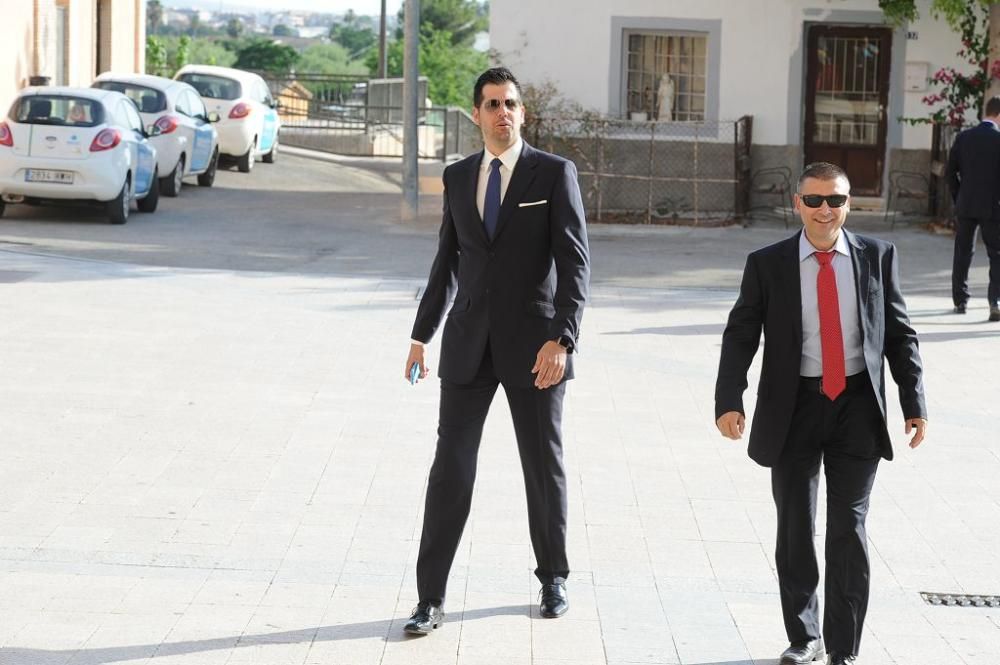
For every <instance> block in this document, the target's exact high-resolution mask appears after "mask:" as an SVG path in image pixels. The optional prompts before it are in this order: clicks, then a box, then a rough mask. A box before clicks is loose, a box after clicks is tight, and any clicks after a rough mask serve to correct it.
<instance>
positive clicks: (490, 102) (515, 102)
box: [483, 99, 521, 113]
mask: <svg viewBox="0 0 1000 665" xmlns="http://www.w3.org/2000/svg"><path fill="white" fill-rule="evenodd" d="M501 105H503V106H506V107H507V110H508V111H516V110H517V107H518V106H520V105H521V100H520V99H486V100H484V101H483V108H484V109H486V110H487V111H492V112H494V113H495V112H497V111H499V110H500V106H501Z"/></svg>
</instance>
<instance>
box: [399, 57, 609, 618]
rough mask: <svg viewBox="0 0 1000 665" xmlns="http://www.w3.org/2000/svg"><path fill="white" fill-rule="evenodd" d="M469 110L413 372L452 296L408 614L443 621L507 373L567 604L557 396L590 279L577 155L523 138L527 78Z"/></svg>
mask: <svg viewBox="0 0 1000 665" xmlns="http://www.w3.org/2000/svg"><path fill="white" fill-rule="evenodd" d="M472 118H473V120H474V121H475V122H476V124H477V125H479V128H480V129H481V130H482V133H483V141H484V143H485V150H484V151H482V152H478V153H476V154H474V155H471V156H470V157H467V158H465V159H463V160H462V161H460V162H457V163H455V164H452V165H451V166H449V167H448V168H446V169H445V171H444V187H445V191H444V218H443V221H442V223H441V231H440V239H439V244H438V251H437V256H436V257H435V258H434V263H433V265H432V266H431V272H430V277H429V278H428V281H427V289H426V290H425V291H424V295H423V298H422V299H421V301H420V306H419V308H418V309H417V316H416V321H415V322H414V324H413V332H412V334H411V337H412V341H411V345H410V352H409V355H408V357H407V359H406V374H407V376H409V373H410V370H411V368H412V367H413V366H414V364H416V365H417V366H418V368H419V376H420V377H421V378H423V377H426V376H427V371H428V367H427V365H426V363H425V357H424V356H425V354H424V345H425V344H426V343H427V342H429V341H430V339H431V337H433V336H434V333H435V332H436V331H437V329H438V326H439V325H440V324H441V320H442V318H443V317H444V315H445V310H446V308H447V307H448V303H449V302H450V301H451V300H452V298H453V297H454V304H453V305H452V307H451V310H450V311H449V312H448V317H447V321H446V323H445V325H444V333H443V338H442V341H441V366H440V368H439V371H438V374H439V375H440V377H441V405H440V416H439V418H440V419H439V424H438V441H437V450H436V453H435V456H434V463H433V465H432V466H431V471H430V477H429V479H428V482H427V498H426V503H425V507H424V526H423V533H422V534H421V537H420V553H419V556H418V559H417V591H418V594H419V603H418V605H417V607H416V609H415V610H414V611H413V614H412V615H411V617H410V620H409V621H408V622H407V624H406V626H405V630H406V632H408V633H413V634H426V633H430V632H431V631H433V630H434V629H435V628H437V627H438V626H439V625H440V624H441V622H442V621H443V620H444V610H443V604H444V599H445V587H446V584H447V581H448V573H449V571H450V569H451V564H452V561H453V560H454V557H455V552H456V550H457V548H458V543H459V540H460V539H461V536H462V530H463V528H464V527H465V522H466V519H467V518H468V516H469V509H470V506H471V502H472V488H473V482H474V480H475V475H476V457H477V454H478V451H479V442H480V439H481V437H482V432H483V424H484V422H485V420H486V414H487V412H488V411H489V407H490V403H491V402H492V401H493V396H494V395H495V393H496V390H497V386H498V385H500V384H502V385H503V388H504V392H505V393H506V395H507V401H508V403H509V405H510V412H511V416H512V418H513V421H514V432H515V435H516V437H517V446H518V452H519V453H520V456H521V467H522V470H523V472H524V486H525V490H526V493H527V499H528V524H529V529H530V535H531V545H532V547H533V549H534V552H535V559H536V562H537V568H536V569H535V575H536V576H537V577H538V579H539V581H540V582H541V583H542V591H541V605H540V608H539V610H540V613H541V615H542V616H543V617H548V618H552V617H558V616H561V615H563V614H564V613H565V612H566V610H567V609H568V608H569V600H568V598H567V594H566V577H567V576H568V575H569V563H568V561H567V557H566V475H565V472H564V470H563V459H562V433H561V421H562V403H563V396H564V394H565V391H566V383H565V381H566V380H568V379H571V378H573V351H574V350H575V348H576V344H577V336H578V335H579V332H580V319H581V316H582V314H583V307H584V303H585V302H586V300H587V296H588V292H589V283H590V255H589V249H588V246H587V233H586V226H585V220H584V211H583V200H582V198H581V196H580V188H579V185H578V183H577V173H576V168H575V167H574V165H573V163H572V162H570V161H567V160H565V159H562V158H560V157H557V156H555V155H550V154H548V153H545V152H542V151H540V150H536V149H534V148H532V147H531V146H529V145H528V144H527V143H525V142H524V141H523V140H522V139H521V125H522V124H523V123H524V105H523V104H522V103H521V89H520V85H519V84H518V82H517V79H516V78H514V75H513V74H511V72H510V71H508V70H507V69H505V68H503V67H497V68H494V69H490V70H487V71H486V72H484V73H483V74H482V75H481V76H480V77H479V80H478V81H476V85H475V89H474V93H473V109H472Z"/></svg>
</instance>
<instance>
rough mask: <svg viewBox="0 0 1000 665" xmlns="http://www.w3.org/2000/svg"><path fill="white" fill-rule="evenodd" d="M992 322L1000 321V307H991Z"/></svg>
mask: <svg viewBox="0 0 1000 665" xmlns="http://www.w3.org/2000/svg"><path fill="white" fill-rule="evenodd" d="M990 321H1000V307H990Z"/></svg>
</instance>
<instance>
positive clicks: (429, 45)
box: [365, 23, 489, 108]
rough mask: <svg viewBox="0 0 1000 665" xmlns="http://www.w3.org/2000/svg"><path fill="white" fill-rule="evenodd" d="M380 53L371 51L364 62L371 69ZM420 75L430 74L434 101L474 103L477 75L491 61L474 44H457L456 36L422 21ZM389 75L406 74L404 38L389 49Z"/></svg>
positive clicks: (430, 88) (427, 75) (428, 78)
mask: <svg viewBox="0 0 1000 665" xmlns="http://www.w3.org/2000/svg"><path fill="white" fill-rule="evenodd" d="M377 60H378V54H377V53H374V52H372V53H369V55H368V58H367V60H366V61H365V64H366V65H368V69H369V71H371V72H374V71H376V69H377V68H378V62H377ZM418 61H419V62H418V67H419V69H420V75H421V76H426V77H427V88H428V95H429V96H430V98H431V101H433V102H434V103H435V104H439V105H445V106H461V107H463V108H468V107H470V106H472V88H473V86H474V85H475V83H476V78H477V77H478V76H479V74H481V73H482V71H483V70H484V69H486V67H487V66H488V65H489V58H488V57H487V55H486V54H485V53H482V52H480V51H477V50H475V49H474V48H472V47H471V46H464V47H457V46H455V45H454V36H453V35H452V34H451V33H449V32H447V31H444V30H437V29H435V28H434V27H432V26H430V25H426V24H423V23H421V26H420V53H419V56H418ZM386 67H387V69H388V74H389V76H396V77H399V76H402V75H403V41H402V40H401V39H397V40H395V41H393V42H392V43H390V44H389V46H388V48H387V51H386Z"/></svg>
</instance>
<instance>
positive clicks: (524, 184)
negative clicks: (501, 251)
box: [493, 142, 538, 242]
mask: <svg viewBox="0 0 1000 665" xmlns="http://www.w3.org/2000/svg"><path fill="white" fill-rule="evenodd" d="M536 152H537V151H536V150H535V149H534V148H532V147H531V146H530V145H528V144H527V143H526V142H525V143H523V144H522V147H521V155H520V156H519V157H518V158H517V164H516V165H515V166H514V173H513V174H512V175H511V177H510V183H509V184H508V185H507V193H506V194H504V197H503V203H502V204H500V217H499V218H498V219H497V232H496V235H495V236H493V242H496V241H497V238H499V237H500V234H501V233H503V230H504V229H505V228H506V227H507V223H508V222H509V221H510V218H511V217H512V216H513V214H514V211H515V210H517V206H518V204H519V203H520V202H521V201H522V200H524V193H525V192H526V191H527V190H528V186H529V185H530V184H531V181H532V180H534V179H535V167H536V166H537V165H538V156H537V155H536V154H535V153H536Z"/></svg>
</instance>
